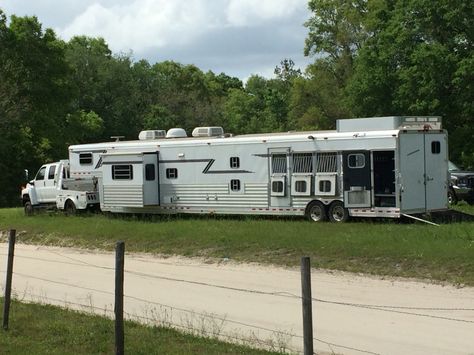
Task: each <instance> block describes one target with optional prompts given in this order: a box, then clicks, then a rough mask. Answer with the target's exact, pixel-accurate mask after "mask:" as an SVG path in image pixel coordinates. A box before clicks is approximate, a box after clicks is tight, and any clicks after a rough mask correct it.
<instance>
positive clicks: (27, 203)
mask: <svg viewBox="0 0 474 355" xmlns="http://www.w3.org/2000/svg"><path fill="white" fill-rule="evenodd" d="M23 210H24V211H25V216H32V215H33V213H34V209H33V205H32V204H31V201H30V200H27V201H25V203H24V204H23Z"/></svg>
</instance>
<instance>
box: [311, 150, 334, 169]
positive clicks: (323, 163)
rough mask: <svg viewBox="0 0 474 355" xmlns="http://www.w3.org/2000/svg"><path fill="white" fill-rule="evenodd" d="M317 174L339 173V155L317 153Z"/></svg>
mask: <svg viewBox="0 0 474 355" xmlns="http://www.w3.org/2000/svg"><path fill="white" fill-rule="evenodd" d="M316 172H317V173H336V172H337V153H317V154H316Z"/></svg>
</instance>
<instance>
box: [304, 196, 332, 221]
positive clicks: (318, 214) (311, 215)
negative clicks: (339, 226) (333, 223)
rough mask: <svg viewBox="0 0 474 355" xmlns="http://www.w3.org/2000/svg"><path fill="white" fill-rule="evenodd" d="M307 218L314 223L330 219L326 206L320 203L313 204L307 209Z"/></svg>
mask: <svg viewBox="0 0 474 355" xmlns="http://www.w3.org/2000/svg"><path fill="white" fill-rule="evenodd" d="M306 217H307V218H308V219H309V220H310V221H313V222H323V221H326V220H327V219H328V215H327V211H326V206H324V204H323V203H322V202H320V201H313V202H311V203H310V204H309V205H308V207H307V208H306Z"/></svg>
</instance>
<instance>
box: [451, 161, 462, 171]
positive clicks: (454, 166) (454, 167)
mask: <svg viewBox="0 0 474 355" xmlns="http://www.w3.org/2000/svg"><path fill="white" fill-rule="evenodd" d="M448 170H449V171H459V170H461V169H459V168H458V167H457V166H456V164H454V163H453V162H452V161H449V162H448Z"/></svg>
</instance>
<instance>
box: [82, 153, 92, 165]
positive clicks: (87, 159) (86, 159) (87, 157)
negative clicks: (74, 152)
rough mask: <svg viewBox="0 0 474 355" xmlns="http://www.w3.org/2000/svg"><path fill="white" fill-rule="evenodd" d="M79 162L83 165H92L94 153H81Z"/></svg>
mask: <svg viewBox="0 0 474 355" xmlns="http://www.w3.org/2000/svg"><path fill="white" fill-rule="evenodd" d="M79 164H81V165H90V164H92V153H80V154H79Z"/></svg>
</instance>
